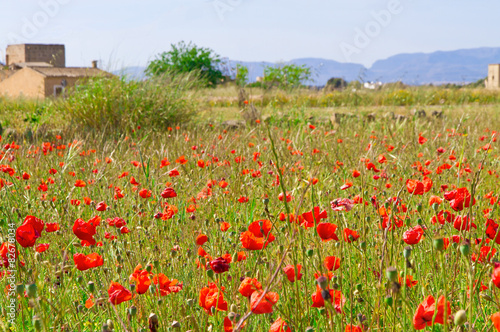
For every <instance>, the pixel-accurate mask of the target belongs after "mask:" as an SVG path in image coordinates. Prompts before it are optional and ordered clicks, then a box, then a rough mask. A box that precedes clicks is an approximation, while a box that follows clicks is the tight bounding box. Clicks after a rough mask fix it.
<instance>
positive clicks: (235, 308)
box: [230, 303, 238, 312]
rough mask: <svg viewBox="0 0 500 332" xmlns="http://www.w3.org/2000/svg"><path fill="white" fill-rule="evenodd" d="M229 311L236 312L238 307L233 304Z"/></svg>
mask: <svg viewBox="0 0 500 332" xmlns="http://www.w3.org/2000/svg"><path fill="white" fill-rule="evenodd" d="M230 309H231V311H232V312H238V306H237V305H236V304H234V303H233V304H231V308H230Z"/></svg>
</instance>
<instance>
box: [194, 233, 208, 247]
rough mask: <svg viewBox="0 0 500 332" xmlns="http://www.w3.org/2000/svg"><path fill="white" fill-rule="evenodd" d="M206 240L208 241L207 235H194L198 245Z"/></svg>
mask: <svg viewBox="0 0 500 332" xmlns="http://www.w3.org/2000/svg"><path fill="white" fill-rule="evenodd" d="M207 241H208V236H206V235H205V234H199V235H198V236H197V237H196V244H197V245H199V246H202V245H204V244H205V243H206V242H207Z"/></svg>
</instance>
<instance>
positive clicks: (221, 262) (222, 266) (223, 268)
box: [210, 257, 229, 273]
mask: <svg viewBox="0 0 500 332" xmlns="http://www.w3.org/2000/svg"><path fill="white" fill-rule="evenodd" d="M210 267H211V268H212V270H213V271H214V272H215V273H224V272H227V271H229V264H228V262H226V260H225V259H224V258H223V257H219V258H216V259H214V260H212V261H210Z"/></svg>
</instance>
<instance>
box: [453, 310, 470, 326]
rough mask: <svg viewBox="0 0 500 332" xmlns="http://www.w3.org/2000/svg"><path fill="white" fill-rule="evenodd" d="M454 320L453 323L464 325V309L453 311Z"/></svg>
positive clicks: (465, 319) (465, 318) (465, 316)
mask: <svg viewBox="0 0 500 332" xmlns="http://www.w3.org/2000/svg"><path fill="white" fill-rule="evenodd" d="M454 321H455V325H457V326H462V325H464V323H465V322H466V321H467V313H466V312H465V310H458V311H457V312H456V313H455V318H454Z"/></svg>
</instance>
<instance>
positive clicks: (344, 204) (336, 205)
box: [330, 198, 354, 212]
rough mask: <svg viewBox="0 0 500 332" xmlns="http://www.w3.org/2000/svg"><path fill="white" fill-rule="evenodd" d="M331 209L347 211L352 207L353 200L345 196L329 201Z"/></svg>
mask: <svg viewBox="0 0 500 332" xmlns="http://www.w3.org/2000/svg"><path fill="white" fill-rule="evenodd" d="M330 206H331V208H332V210H333V211H346V212H349V211H351V210H352V208H353V207H354V201H353V200H352V199H347V198H337V199H334V200H333V201H331V202H330Z"/></svg>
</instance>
